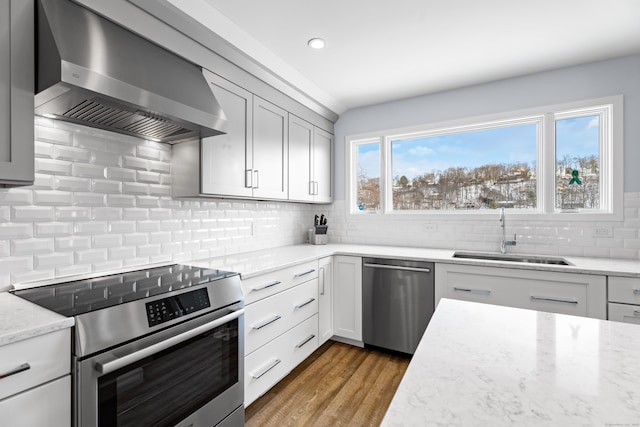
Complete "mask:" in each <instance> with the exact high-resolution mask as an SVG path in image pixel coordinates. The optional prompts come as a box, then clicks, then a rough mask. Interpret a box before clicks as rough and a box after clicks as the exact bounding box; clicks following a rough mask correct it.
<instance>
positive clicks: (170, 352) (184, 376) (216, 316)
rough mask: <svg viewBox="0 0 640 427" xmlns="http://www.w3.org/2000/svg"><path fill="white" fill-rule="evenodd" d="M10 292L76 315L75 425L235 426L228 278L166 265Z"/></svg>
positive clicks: (236, 364) (237, 318) (231, 277)
mask: <svg viewBox="0 0 640 427" xmlns="http://www.w3.org/2000/svg"><path fill="white" fill-rule="evenodd" d="M15 293H16V295H18V296H22V297H24V298H27V299H29V300H31V301H33V302H35V303H39V304H40V305H43V306H48V307H49V308H52V309H54V308H55V309H56V310H55V311H58V312H60V313H62V314H68V315H74V317H75V319H76V325H75V327H74V330H75V338H74V350H73V353H74V354H73V360H74V366H73V370H72V372H73V377H74V380H73V384H74V389H75V390H74V407H75V409H74V413H75V416H74V419H75V425H76V426H80V427H89V426H99V427H108V426H123V427H124V426H135V427H142V426H154V427H157V426H194V427H196V426H207V427H211V426H215V425H220V426H242V425H243V424H244V406H243V397H244V388H243V387H244V386H243V384H244V380H243V372H244V369H243V368H244V365H243V361H244V357H243V354H244V342H243V337H244V323H243V322H244V308H243V300H242V289H241V285H240V279H239V276H238V275H237V274H236V273H229V272H222V271H218V270H210V269H201V268H197V267H190V266H181V265H172V266H167V267H162V268H158V269H147V270H141V271H136V272H129V273H123V274H116V275H109V276H106V277H99V278H92V279H85V280H79V281H74V282H68V283H64V284H57V285H55V286H53V287H50V286H46V287H39V288H34V289H29V290H21V291H16V292H15Z"/></svg>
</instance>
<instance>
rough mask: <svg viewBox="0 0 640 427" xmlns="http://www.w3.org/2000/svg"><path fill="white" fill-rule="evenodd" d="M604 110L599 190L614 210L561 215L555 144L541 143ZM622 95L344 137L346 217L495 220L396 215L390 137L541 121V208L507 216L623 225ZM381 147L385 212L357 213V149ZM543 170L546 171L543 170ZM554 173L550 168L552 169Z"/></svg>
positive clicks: (478, 214) (489, 215)
mask: <svg viewBox="0 0 640 427" xmlns="http://www.w3.org/2000/svg"><path fill="white" fill-rule="evenodd" d="M601 107H607V108H610V110H611V115H610V117H611V120H610V121H608V120H601V122H600V123H601V126H600V132H601V135H602V136H605V135H606V136H607V139H606V141H608V144H604V146H603V145H602V144H601V147H600V171H601V181H602V182H601V190H602V191H603V192H604V198H603V202H604V206H607V208H609V207H610V209H611V210H610V211H606V212H605V211H600V212H594V211H592V210H589V211H583V212H579V213H565V212H557V211H556V210H555V200H554V196H555V192H554V186H555V144H550V143H547V144H543V143H541V141H540V139H541V138H544V140H546V141H553V140H554V138H555V125H554V124H555V120H556V119H559V118H566V117H578V116H580V115H581V113H583V114H582V115H588V114H590V115H593V114H598V112H599V111H600V110H601ZM594 111H595V113H594ZM623 114H624V112H623V96H622V95H616V96H611V97H605V98H597V99H589V100H583V101H577V102H569V103H563V104H556V105H549V106H544V107H537V108H530V109H524V110H517V111H511V112H507V113H499V114H491V115H485V116H476V117H470V118H464V119H456V120H451V121H446V122H438V123H430V124H424V125H418V126H411V127H405V128H397V129H388V130H382V131H376V132H368V133H362V134H357V135H349V136H347V137H345V159H346V160H347V161H345V174H346V175H347V179H345V185H346V187H347V188H346V189H345V190H346V191H345V196H346V197H345V198H346V203H345V205H346V214H347V217H348V218H351V219H355V218H367V217H373V218H378V219H381V218H382V217H387V218H389V219H392V218H405V219H415V220H423V221H424V220H437V219H470V220H481V219H494V217H495V215H496V212H495V211H494V210H483V211H472V212H470V211H462V210H460V211H457V210H451V211H446V212H442V211H438V212H433V211H392V210H390V209H389V208H388V207H389V206H391V205H390V203H391V202H392V201H391V198H392V195H391V192H390V191H387V190H388V189H387V188H386V187H387V186H388V185H389V182H388V181H389V180H388V179H387V177H388V176H391V162H390V161H389V162H388V161H387V158H389V156H390V155H391V153H390V151H391V148H390V147H391V144H390V143H389V141H390V139H392V138H393V139H397V138H398V137H414V136H415V137H418V136H428V135H432V134H438V135H441V134H443V133H446V132H448V131H449V132H451V133H453V132H461V131H465V130H474V129H488V128H491V127H492V126H493V127H498V126H504V125H505V124H514V125H516V124H524V123H533V122H537V123H538V126H539V128H538V129H539V132H538V139H539V140H538V159H542V161H538V162H537V164H536V169H537V170H536V173H537V174H538V175H537V176H538V177H539V179H540V180H541V182H540V184H539V185H538V190H537V191H538V195H537V196H538V201H539V206H538V209H537V210H536V211H535V212H532V211H531V210H518V209H510V210H509V213H510V214H513V215H517V219H523V220H543V221H613V220H616V221H619V220H622V218H623V210H624V206H623V203H624V200H623V197H624V189H623V186H624V172H623V163H624V158H623V152H624V140H623ZM372 142H379V143H380V162H381V164H380V187H381V192H382V194H381V200H380V204H381V209H380V211H378V212H371V211H369V212H359V211H357V210H356V209H355V206H353V205H354V203H353V202H354V201H355V196H356V194H357V193H356V191H357V182H356V180H357V178H356V174H355V173H354V171H355V170H356V168H357V165H356V160H357V157H356V154H355V150H356V148H355V147H356V146H357V144H363V143H372ZM541 168H544V170H541ZM550 168H551V169H552V170H549V169H550Z"/></svg>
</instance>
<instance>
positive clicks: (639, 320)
mask: <svg viewBox="0 0 640 427" xmlns="http://www.w3.org/2000/svg"><path fill="white" fill-rule="evenodd" d="M609 320H613V321H616V322H624V323H633V324H636V325H640V305H626V304H615V303H611V302H610V303H609Z"/></svg>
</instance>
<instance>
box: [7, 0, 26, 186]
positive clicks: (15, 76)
mask: <svg viewBox="0 0 640 427" xmlns="http://www.w3.org/2000/svg"><path fill="white" fill-rule="evenodd" d="M33 21H34V3H33V2H30V1H22V0H0V184H9V185H30V184H32V183H33V179H34V166H33V145H34V143H33V140H34V131H33V129H34V126H33V102H34V101H33V85H34V29H33Z"/></svg>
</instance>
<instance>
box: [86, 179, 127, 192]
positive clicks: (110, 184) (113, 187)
mask: <svg viewBox="0 0 640 427" xmlns="http://www.w3.org/2000/svg"><path fill="white" fill-rule="evenodd" d="M91 191H93V192H96V193H103V194H118V193H121V192H122V183H121V182H119V181H107V180H103V179H93V180H92V181H91Z"/></svg>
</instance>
